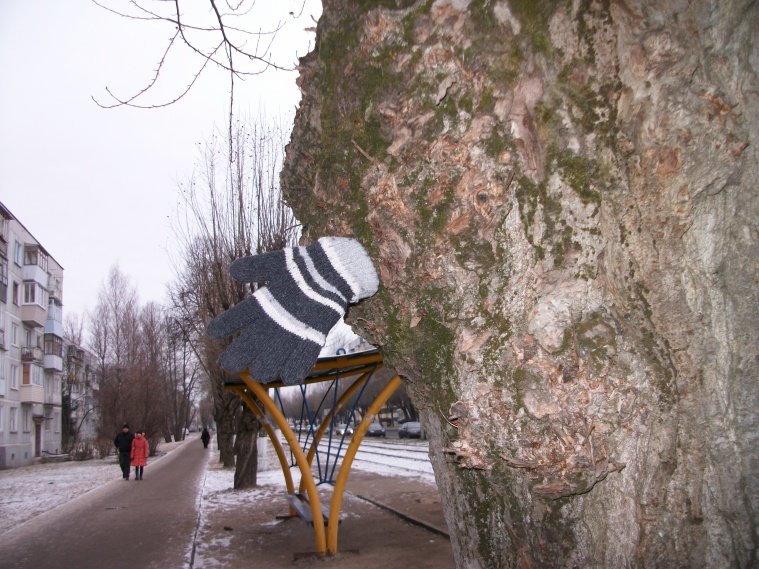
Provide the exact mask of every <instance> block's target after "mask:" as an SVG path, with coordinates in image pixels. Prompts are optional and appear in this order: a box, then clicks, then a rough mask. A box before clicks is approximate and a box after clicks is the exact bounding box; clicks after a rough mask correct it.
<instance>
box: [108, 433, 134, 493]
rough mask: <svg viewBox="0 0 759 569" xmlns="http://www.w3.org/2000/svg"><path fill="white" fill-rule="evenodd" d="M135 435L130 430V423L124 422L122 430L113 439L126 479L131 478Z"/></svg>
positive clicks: (122, 472)
mask: <svg viewBox="0 0 759 569" xmlns="http://www.w3.org/2000/svg"><path fill="white" fill-rule="evenodd" d="M133 440H134V435H133V434H132V433H131V432H129V425H128V424H127V423H124V425H123V426H122V427H121V432H120V433H119V434H118V435H116V438H115V439H113V444H114V445H116V449H117V451H118V453H119V466H120V467H121V474H122V476H123V478H124V480H129V472H130V466H131V464H132V441H133Z"/></svg>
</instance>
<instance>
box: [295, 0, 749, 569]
mask: <svg viewBox="0 0 759 569" xmlns="http://www.w3.org/2000/svg"><path fill="white" fill-rule="evenodd" d="M758 26H759V8H758V7H757V4H756V3H755V2H749V1H743V2H741V1H726V2H720V3H705V2H695V3H692V2H685V1H672V2H666V3H662V2H658V1H653V0H648V1H642V2H636V3H624V2H590V1H576V2H540V1H536V2H521V1H512V2H506V1H500V2H478V1H471V2H468V1H466V0H437V1H434V2H421V1H420V2H403V1H396V2H384V1H377V2H361V3H357V2H350V1H348V0H340V1H338V0H325V2H324V12H323V16H322V18H321V19H320V21H319V25H318V30H317V41H316V49H315V50H314V52H312V53H311V54H309V55H308V56H306V57H305V58H303V59H302V60H301V67H300V80H299V84H300V86H301V89H302V91H303V101H302V103H301V106H300V108H299V110H298V114H297V117H296V123H295V129H294V131H293V134H292V139H291V142H290V144H289V145H288V148H287V157H286V162H285V169H284V171H283V174H282V183H283V186H284V190H285V192H286V196H287V198H288V200H289V202H290V203H291V204H292V205H293V207H294V209H295V212H296V215H297V216H298V218H299V219H300V220H301V221H303V223H304V227H305V234H306V236H307V237H308V238H310V239H315V238H318V237H320V236H322V235H325V234H340V235H354V236H356V237H358V238H359V239H360V240H361V241H362V242H363V243H364V245H365V246H366V247H367V248H368V249H369V250H370V252H371V254H372V256H373V258H374V260H375V262H376V265H377V267H378V270H379V273H380V277H381V281H382V288H381V290H380V292H379V293H378V295H377V296H376V297H374V298H373V299H371V300H369V301H368V302H365V303H363V304H362V305H360V306H359V307H358V308H356V309H354V310H353V311H352V318H353V320H354V321H355V322H357V323H360V326H359V327H360V328H361V330H362V332H363V334H364V335H365V336H367V337H368V338H369V339H370V340H371V341H373V342H374V343H376V344H378V345H380V346H381V347H382V350H383V352H384V354H385V358H386V360H387V362H388V364H389V365H390V366H391V367H392V368H394V369H396V370H398V371H399V372H400V373H401V374H402V375H404V376H405V378H406V379H407V380H408V383H409V387H410V390H411V393H412V395H413V398H414V402H415V404H416V405H417V406H418V407H419V408H420V409H421V412H422V418H423V422H424V424H425V427H426V430H427V433H428V437H429V439H430V453H431V458H432V461H433V465H434V468H435V474H436V478H437V481H438V485H439V486H440V488H441V492H442V495H443V500H444V504H445V511H446V517H447V521H448V525H449V528H450V530H451V539H452V543H453V547H454V554H455V557H456V560H457V565H458V566H459V567H467V568H469V567H473V568H474V567H477V568H479V567H482V568H486V567H487V568H496V567H628V566H632V567H696V566H708V567H751V566H755V565H756V563H757V562H759V561H758V560H757V526H758V525H759V524H758V522H759V483H758V482H757V480H758V478H757V476H756V474H755V473H756V471H757V468H759V454H758V452H759V451H758V449H759V444H757V443H758V442H759V440H758V439H759V424H758V421H757V416H756V409H757V408H759V390H757V389H756V377H757V375H759V340H758V339H757V338H758V335H757V334H756V322H757V316H759V314H757V312H758V310H757V307H758V306H759V286H757V284H758V283H759V270H758V269H759V262H758V259H759V256H758V255H757V254H756V250H757V241H759V227H758V226H757V225H758V224H757V221H756V220H757V219H759V200H757V192H756V180H757V178H758V175H759V172H757V170H758V169H759V166H757V164H759V161H758V160H757V158H759V156H757V140H756V138H757V134H758V133H759V124H757V123H759V104H758V103H759V97H758V94H759V80H758V78H757V73H758V71H759V43H758V42H759V33H757V30H758V29H759V28H758Z"/></svg>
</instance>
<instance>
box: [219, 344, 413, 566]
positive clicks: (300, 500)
mask: <svg viewBox="0 0 759 569" xmlns="http://www.w3.org/2000/svg"><path fill="white" fill-rule="evenodd" d="M382 367H384V366H383V361H382V355H381V354H380V353H379V352H378V351H376V350H373V351H369V352H361V353H357V354H347V355H339V356H335V357H329V358H319V360H318V361H317V362H316V364H315V365H314V367H313V368H312V370H311V373H310V374H309V376H308V377H307V378H306V379H305V380H304V382H303V386H304V387H303V388H302V389H303V390H302V395H303V397H304V404H305V390H306V386H308V385H310V384H314V383H319V382H326V381H332V382H335V383H334V385H335V388H336V385H337V382H338V381H340V380H347V379H350V378H356V377H357V376H358V378H357V379H356V380H355V381H354V382H353V383H352V384H351V385H350V386H349V387H348V388H347V389H346V390H345V391H344V392H343V393H342V395H340V397H339V399H337V401H336V404H335V405H334V406H333V407H332V408H331V409H330V410H329V412H328V413H327V415H326V416H325V417H324V418H323V419H322V421H321V423H320V424H319V426H318V427H316V428H314V425H313V422H312V421H311V420H309V432H310V434H311V436H310V437H307V439H306V441H307V442H306V443H305V444H304V445H303V446H301V440H300V437H299V436H298V435H297V434H296V432H295V431H294V430H293V427H291V425H290V423H289V422H288V420H287V418H286V417H285V415H284V413H283V412H282V409H281V408H280V405H278V404H277V401H276V400H277V399H279V394H278V390H279V389H280V388H282V387H284V384H282V383H281V382H277V383H267V384H265V385H262V384H260V383H258V382H257V381H255V379H253V378H252V377H251V376H250V375H249V374H248V373H247V371H246V372H243V373H242V374H241V375H240V378H239V379H230V380H228V381H227V382H226V385H225V387H226V388H227V389H229V390H231V391H233V392H235V393H236V394H237V395H239V397H240V398H241V399H242V401H243V402H244V403H245V405H247V406H248V408H250V410H251V411H252V412H253V413H254V414H255V415H256V416H257V417H258V418H259V420H260V422H261V425H262V427H263V429H264V430H265V431H266V434H267V435H268V436H269V438H270V439H271V443H272V445H273V447H274V450H275V451H276V453H277V458H278V460H279V463H280V466H281V467H282V474H283V475H284V478H285V485H286V486H287V497H288V502H289V508H290V515H291V516H294V515H299V516H301V517H302V518H304V519H305V520H306V521H308V522H310V523H312V524H313V528H314V541H315V545H316V553H317V554H318V555H335V554H336V553H337V534H338V526H339V523H340V509H341V507H342V502H343V494H344V493H345V485H346V483H347V481H348V475H349V474H350V469H351V465H352V463H353V459H354V458H355V456H356V452H357V451H358V448H359V446H360V445H361V442H362V441H363V440H364V436H365V435H366V431H367V429H368V428H369V425H370V424H371V423H372V421H373V420H374V417H375V416H376V415H377V414H378V413H379V411H380V409H382V407H383V406H384V405H385V403H386V402H387V400H388V398H389V397H390V396H391V395H392V394H393V392H394V391H395V390H396V389H397V388H398V386H399V385H400V382H401V380H400V378H399V377H398V376H397V375H396V376H394V377H393V378H392V379H391V380H390V381H389V382H388V383H387V385H386V386H385V387H384V388H383V389H382V390H381V391H380V392H379V393H378V394H377V395H376V396H375V397H374V400H373V401H372V402H371V403H370V404H369V406H368V409H367V412H366V413H365V414H364V416H363V417H362V418H361V422H360V423H359V425H358V427H357V428H356V429H355V431H354V433H353V437H352V438H351V440H350V443H349V444H348V447H347V449H346V451H345V454H344V455H343V458H342V463H341V464H340V467H339V469H338V471H337V476H336V477H334V479H332V477H329V478H330V479H329V480H328V482H329V483H333V484H334V489H333V491H332V498H331V500H330V504H329V507H328V508H326V507H323V505H322V501H321V497H320V496H319V492H318V490H317V482H316V480H315V479H314V475H313V468H312V467H313V464H314V458H315V457H318V453H319V444H320V442H322V439H323V438H324V436H325V433H328V436H329V437H330V438H331V436H332V429H333V426H334V419H335V417H336V416H337V414H338V413H339V412H340V411H341V410H342V409H343V407H344V406H345V404H346V402H347V401H349V400H350V399H351V397H352V396H353V395H356V394H358V393H360V390H362V387H363V386H364V385H365V384H366V383H368V382H369V381H370V379H371V378H372V375H373V374H374V373H375V372H376V371H378V370H379V369H381V368H382ZM272 391H273V392H274V394H275V397H272V395H271V392H272ZM336 392H337V391H336ZM336 392H335V393H336ZM272 422H273V423H274V425H275V426H276V427H277V428H278V429H279V431H280V432H281V433H282V436H283V437H284V439H285V441H286V442H287V445H288V446H289V450H290V453H291V455H292V457H293V459H294V462H295V466H297V468H298V469H299V471H300V483H299V487H298V490H297V492H296V490H295V485H294V483H293V476H292V473H291V471H290V468H291V465H290V462H289V460H288V456H287V452H286V451H285V448H284V447H283V445H282V443H281V441H280V438H279V436H278V435H277V432H276V430H275V429H274V426H273V425H272Z"/></svg>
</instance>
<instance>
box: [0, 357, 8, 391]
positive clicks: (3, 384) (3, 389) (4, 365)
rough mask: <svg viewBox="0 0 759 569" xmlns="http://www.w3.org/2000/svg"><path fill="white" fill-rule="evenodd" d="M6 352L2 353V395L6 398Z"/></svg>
mask: <svg viewBox="0 0 759 569" xmlns="http://www.w3.org/2000/svg"><path fill="white" fill-rule="evenodd" d="M6 365H7V364H6V362H5V352H0V395H2V396H5V380H6V379H7V378H6V372H5V367H6Z"/></svg>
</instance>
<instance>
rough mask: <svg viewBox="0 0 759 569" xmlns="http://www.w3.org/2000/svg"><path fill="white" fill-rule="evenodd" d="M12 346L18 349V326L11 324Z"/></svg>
mask: <svg viewBox="0 0 759 569" xmlns="http://www.w3.org/2000/svg"><path fill="white" fill-rule="evenodd" d="M11 346H16V347H18V324H16V323H13V324H11Z"/></svg>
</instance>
